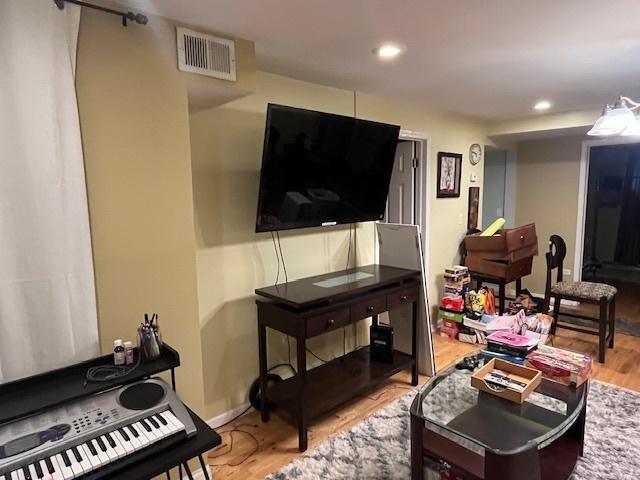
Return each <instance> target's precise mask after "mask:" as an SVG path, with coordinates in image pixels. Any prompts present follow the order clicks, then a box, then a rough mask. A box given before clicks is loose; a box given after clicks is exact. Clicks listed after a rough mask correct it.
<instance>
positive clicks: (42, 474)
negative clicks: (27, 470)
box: [33, 462, 44, 478]
mask: <svg viewBox="0 0 640 480" xmlns="http://www.w3.org/2000/svg"><path fill="white" fill-rule="evenodd" d="M33 466H34V467H35V469H36V475H38V478H42V477H44V473H43V472H42V468H40V462H36V463H34V464H33Z"/></svg>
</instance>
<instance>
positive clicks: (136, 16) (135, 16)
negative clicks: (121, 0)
mask: <svg viewBox="0 0 640 480" xmlns="http://www.w3.org/2000/svg"><path fill="white" fill-rule="evenodd" d="M65 2H68V3H73V4H75V5H80V6H81V7H87V8H93V9H94V10H100V11H101V12H105V13H110V14H111V15H117V16H119V17H122V26H123V27H126V26H127V21H128V20H131V21H133V22H136V23H138V24H140V25H146V24H147V22H148V21H149V19H148V18H147V17H146V15H143V14H141V13H133V12H122V11H118V10H113V9H111V8H106V7H101V6H100V5H94V4H92V3H88V2H83V1H81V0H53V3H55V4H56V6H57V7H58V8H59V9H60V10H63V9H64V3H65Z"/></svg>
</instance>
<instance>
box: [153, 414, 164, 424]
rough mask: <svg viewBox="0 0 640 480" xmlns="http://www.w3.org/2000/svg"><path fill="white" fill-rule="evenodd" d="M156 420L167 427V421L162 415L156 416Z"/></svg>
mask: <svg viewBox="0 0 640 480" xmlns="http://www.w3.org/2000/svg"><path fill="white" fill-rule="evenodd" d="M154 417H155V419H156V420H158V421H160V423H161V424H163V425H164V426H167V421H166V420H165V419H164V418H163V417H162V415H154Z"/></svg>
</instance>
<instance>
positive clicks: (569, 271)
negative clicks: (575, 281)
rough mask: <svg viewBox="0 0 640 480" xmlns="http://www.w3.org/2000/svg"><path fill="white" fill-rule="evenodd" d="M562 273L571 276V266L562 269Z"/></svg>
mask: <svg viewBox="0 0 640 480" xmlns="http://www.w3.org/2000/svg"><path fill="white" fill-rule="evenodd" d="M562 274H563V275H566V276H568V277H570V276H571V269H570V268H563V269H562Z"/></svg>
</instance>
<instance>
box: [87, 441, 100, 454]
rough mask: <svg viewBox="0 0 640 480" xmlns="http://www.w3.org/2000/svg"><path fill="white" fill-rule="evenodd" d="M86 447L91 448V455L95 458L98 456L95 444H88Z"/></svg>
mask: <svg viewBox="0 0 640 480" xmlns="http://www.w3.org/2000/svg"><path fill="white" fill-rule="evenodd" d="M86 445H87V447H88V448H89V451H90V452H91V455H93V456H94V457H95V456H96V455H98V451H97V450H96V447H94V446H93V442H87V443H86Z"/></svg>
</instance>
